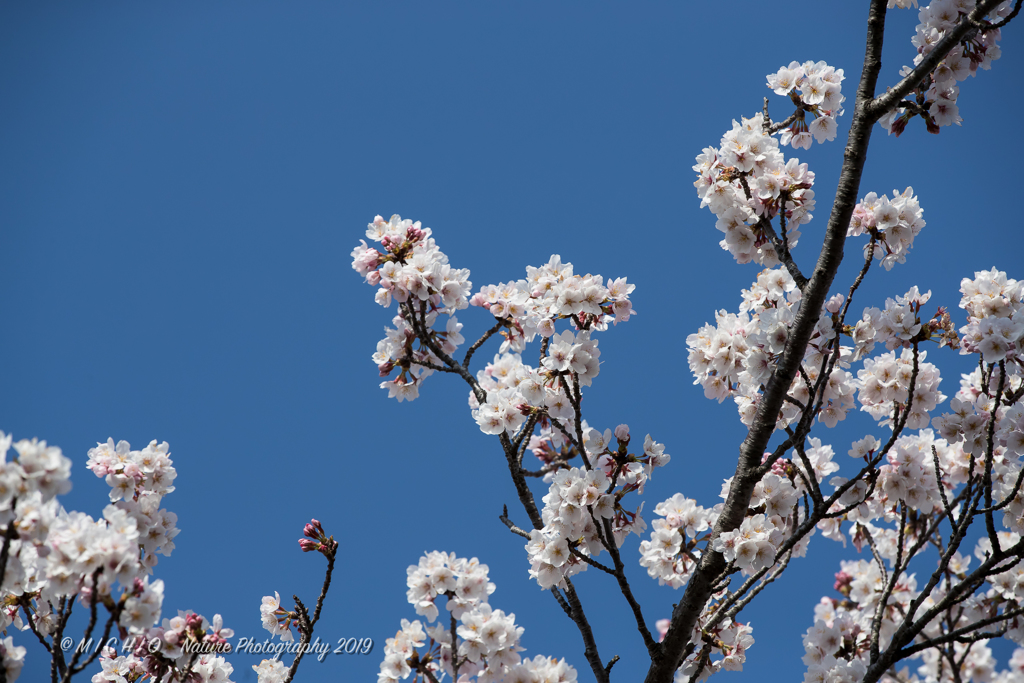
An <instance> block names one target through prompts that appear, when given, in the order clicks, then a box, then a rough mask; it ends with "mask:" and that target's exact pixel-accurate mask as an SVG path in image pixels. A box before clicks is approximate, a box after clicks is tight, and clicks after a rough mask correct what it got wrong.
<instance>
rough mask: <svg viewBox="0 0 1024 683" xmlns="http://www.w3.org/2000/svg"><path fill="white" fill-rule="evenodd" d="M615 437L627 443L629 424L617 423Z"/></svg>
mask: <svg viewBox="0 0 1024 683" xmlns="http://www.w3.org/2000/svg"><path fill="white" fill-rule="evenodd" d="M615 438H616V439H618V440H619V441H621V442H626V443H629V425H619V426H618V427H616V428H615Z"/></svg>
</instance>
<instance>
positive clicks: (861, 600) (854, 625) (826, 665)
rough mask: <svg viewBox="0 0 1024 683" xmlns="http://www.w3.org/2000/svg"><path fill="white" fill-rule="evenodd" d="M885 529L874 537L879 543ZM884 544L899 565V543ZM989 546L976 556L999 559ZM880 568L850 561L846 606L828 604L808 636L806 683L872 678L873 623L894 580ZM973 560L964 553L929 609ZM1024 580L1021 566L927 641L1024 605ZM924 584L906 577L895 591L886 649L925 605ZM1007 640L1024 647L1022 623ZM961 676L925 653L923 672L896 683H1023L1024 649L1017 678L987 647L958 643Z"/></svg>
mask: <svg viewBox="0 0 1024 683" xmlns="http://www.w3.org/2000/svg"><path fill="white" fill-rule="evenodd" d="M880 531H881V530H880V529H874V530H873V531H872V532H871V533H873V534H875V535H879V532H880ZM998 536H999V541H1000V544H1001V545H1003V547H1008V546H1011V545H1013V544H1015V543H1016V542H1018V541H1019V540H1020V537H1019V536H1017V535H1016V534H1012V533H1005V532H1000V533H999V534H998ZM876 540H878V541H883V542H880V543H876V546H875V548H876V550H877V552H878V555H879V557H880V558H882V559H884V560H887V561H888V562H890V563H892V562H894V561H895V558H896V554H897V549H896V544H895V543H886V542H884V540H885V539H884V534H882V535H879V538H877V539H876ZM991 550H992V548H991V543H990V541H989V539H988V538H987V537H986V538H983V539H981V540H979V541H978V543H977V545H976V547H975V550H974V555H975V557H977V558H978V560H980V561H985V560H986V559H987V558H988V557H989V556H990V554H991ZM882 559H879V560H877V561H872V560H856V561H844V562H842V563H841V567H842V570H841V571H840V572H838V573H837V574H836V583H835V588H836V590H837V591H838V592H839V593H840V594H841V596H842V599H836V598H828V597H825V598H822V599H821V602H820V603H819V604H818V605H817V606H816V607H815V608H814V619H815V621H814V625H813V626H812V627H811V628H809V629H808V630H807V632H806V633H805V634H804V640H803V642H804V652H805V654H804V658H803V661H804V663H805V664H806V665H807V673H806V674H805V676H804V681H805V682H806V683H812V682H814V683H825V682H826V681H841V682H844V683H845V682H847V681H849V682H850V683H855V682H856V681H859V680H861V679H862V678H863V677H864V673H865V672H866V670H867V667H868V664H869V663H870V646H871V633H872V621H873V619H874V617H875V614H876V612H877V611H878V608H879V603H880V601H881V597H882V595H883V593H884V591H885V588H886V583H887V581H888V577H887V576H886V575H885V574H883V569H882V568H881V565H880V562H881V561H882ZM970 563H971V558H970V557H964V556H963V555H961V554H960V553H959V552H956V553H954V554H953V556H952V557H951V559H950V563H949V572H947V573H946V577H947V578H945V579H943V580H942V581H941V582H940V583H939V585H938V586H937V587H936V589H934V590H933V592H932V593H931V594H930V595H929V596H928V597H927V598H926V599H925V600H924V603H923V607H924V608H928V607H931V606H933V605H935V604H936V603H937V602H938V601H939V600H941V599H942V598H943V597H945V596H946V595H947V594H948V593H949V592H950V591H951V590H952V589H953V588H955V587H956V586H957V584H958V583H959V582H960V581H961V580H962V579H963V578H964V577H965V575H966V573H967V570H968V568H969V565H970ZM1019 578H1021V568H1020V567H1019V565H1016V566H1014V567H1012V568H1011V569H1009V570H1008V571H1006V572H1003V573H1000V574H997V575H996V576H994V577H991V579H990V581H989V582H988V585H989V588H988V590H987V591H983V592H980V593H976V594H974V595H972V596H970V597H968V598H967V599H966V600H965V601H964V602H963V603H962V606H961V607H960V608H958V609H956V610H952V611H946V612H941V613H940V614H938V615H937V616H936V618H935V619H934V620H933V621H931V622H930V623H929V624H927V625H926V626H925V628H924V631H923V632H922V636H923V637H928V638H938V637H942V636H946V635H948V634H949V633H950V632H953V631H955V630H956V629H962V628H969V626H970V625H971V624H974V623H976V622H978V621H979V620H982V619H986V618H992V617H994V616H997V615H998V614H1001V613H1004V612H1005V611H1007V610H1008V609H1012V608H1014V607H1015V606H1016V605H1017V604H1019V601H1020V600H1021V599H1022V598H1024V594H1021V591H1020V589H1019V588H1017V585H1018V583H1017V581H1018V579H1019ZM919 596H920V592H919V590H918V585H917V580H916V578H915V577H914V575H913V574H905V573H902V574H900V575H899V576H898V577H897V579H896V581H895V584H894V588H893V590H892V593H891V595H890V596H889V597H888V600H887V601H886V603H885V605H884V606H883V609H882V611H881V614H882V620H881V623H880V624H879V642H880V644H881V646H882V647H884V646H885V644H886V643H888V642H889V640H890V639H891V638H892V636H893V634H894V632H895V631H896V629H897V627H898V626H899V624H900V622H901V621H902V620H903V616H904V615H905V614H906V611H907V609H908V608H909V607H910V603H911V602H912V601H913V600H915V599H917V598H919ZM1006 635H1007V637H1008V638H1010V639H1011V640H1013V641H1014V642H1016V643H1017V644H1018V645H1022V644H1024V627H1022V626H1021V625H1020V624H1019V623H1018V620H1017V619H1013V620H1012V621H1011V628H1009V630H1008V631H1007V633H1006ZM954 654H955V661H956V665H957V667H958V670H957V671H951V670H950V665H949V662H948V660H946V659H945V658H943V657H942V654H941V653H940V652H939V651H938V650H937V649H934V648H930V649H925V650H922V651H919V652H916V653H914V654H912V655H910V656H909V658H908V659H909V660H911V661H913V660H917V661H918V662H919V663H920V665H919V666H918V667H917V668H916V671H911V670H910V668H909V667H903V668H902V669H901V670H900V671H899V672H898V678H897V679H896V680H899V681H904V682H905V683H951V682H953V681H961V680H964V681H966V680H974V681H997V682H999V683H1019V680H1020V679H1021V677H1022V676H1021V674H1022V671H1024V667H1022V665H1024V648H1021V647H1018V648H1017V649H1016V650H1015V651H1014V654H1013V657H1012V658H1011V660H1010V667H1011V668H1010V670H1008V671H1003V672H997V671H996V661H995V658H994V657H993V655H992V650H991V648H990V647H989V646H988V640H987V639H979V640H973V639H972V641H971V642H967V643H961V642H955V643H954Z"/></svg>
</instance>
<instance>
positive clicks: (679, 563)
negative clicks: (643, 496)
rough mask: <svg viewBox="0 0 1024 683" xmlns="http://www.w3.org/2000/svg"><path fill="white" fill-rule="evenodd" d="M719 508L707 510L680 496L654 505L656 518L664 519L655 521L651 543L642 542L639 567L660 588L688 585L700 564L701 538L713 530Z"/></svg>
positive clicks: (677, 495) (652, 523)
mask: <svg viewBox="0 0 1024 683" xmlns="http://www.w3.org/2000/svg"><path fill="white" fill-rule="evenodd" d="M719 507H721V506H720V505H719V506H716V508H715V509H711V510H708V509H705V508H703V507H701V506H700V505H697V501H695V500H693V499H691V498H687V497H686V496H684V495H683V494H681V493H677V494H675V495H674V496H672V497H671V498H669V499H668V500H665V501H662V502H660V503H658V504H657V505H655V506H654V514H656V515H660V516H661V517H664V519H655V520H653V521H652V522H651V527H652V531H651V539H650V540H649V541H641V542H640V566H641V567H644V568H646V569H647V574H648V575H649V576H650V577H651V578H652V579H658V584H659V585H662V586H664V585H669V586H671V587H672V588H680V587H681V586H684V585H686V582H687V581H689V580H690V577H691V576H692V575H693V572H694V570H695V569H696V568H697V562H699V561H700V557H701V551H700V550H699V549H698V548H697V543H698V541H701V540H706V539H704V538H701V537H700V534H701V532H704V531H707V530H708V529H709V528H711V527H712V526H714V524H715V521H716V520H717V519H718V508H719Z"/></svg>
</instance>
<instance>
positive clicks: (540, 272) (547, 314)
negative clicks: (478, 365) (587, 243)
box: [469, 254, 636, 351]
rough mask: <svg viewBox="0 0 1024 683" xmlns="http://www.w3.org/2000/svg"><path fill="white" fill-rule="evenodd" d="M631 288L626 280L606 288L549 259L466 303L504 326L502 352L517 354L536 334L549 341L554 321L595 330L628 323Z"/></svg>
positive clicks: (594, 278)
mask: <svg viewBox="0 0 1024 683" xmlns="http://www.w3.org/2000/svg"><path fill="white" fill-rule="evenodd" d="M634 287H635V285H632V284H629V283H628V282H626V278H617V279H614V280H611V279H610V280H608V282H607V284H606V283H605V281H604V278H603V277H602V276H600V275H590V274H589V273H588V274H587V275H577V274H575V273H574V272H573V266H572V264H571V263H562V257H561V256H559V255H558V254H554V255H552V256H551V258H550V259H549V260H548V262H547V263H545V264H544V265H542V266H540V267H534V266H527V267H526V279H525V280H517V281H511V282H507V283H504V284H498V285H486V286H484V287H481V288H480V291H479V292H477V293H476V294H474V295H473V296H472V298H470V300H469V303H470V304H472V305H474V306H480V307H483V308H486V309H487V310H488V311H489V312H490V313H491V314H492V315H493V316H494V317H495V318H497V319H499V320H504V321H506V322H507V323H508V326H507V327H508V330H507V332H506V333H505V335H506V339H505V342H504V344H503V345H502V348H501V350H502V351H506V350H508V349H512V350H514V351H522V350H523V349H524V348H525V345H526V344H527V343H528V342H530V341H533V339H534V338H535V336H536V335H537V334H540V335H541V336H542V337H550V336H551V335H553V334H554V333H555V321H556V320H559V319H563V318H575V321H579V322H580V324H585V323H587V322H588V321H589V322H590V323H591V327H592V328H593V329H595V330H603V329H605V328H606V327H607V324H608V323H609V322H611V323H615V324H618V323H620V322H625V321H627V320H629V318H630V316H632V315H636V311H634V310H633V305H632V303H631V302H630V300H629V295H630V293H632V291H633V289H634ZM575 321H574V322H575Z"/></svg>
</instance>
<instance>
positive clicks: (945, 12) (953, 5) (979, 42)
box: [879, 0, 1013, 136]
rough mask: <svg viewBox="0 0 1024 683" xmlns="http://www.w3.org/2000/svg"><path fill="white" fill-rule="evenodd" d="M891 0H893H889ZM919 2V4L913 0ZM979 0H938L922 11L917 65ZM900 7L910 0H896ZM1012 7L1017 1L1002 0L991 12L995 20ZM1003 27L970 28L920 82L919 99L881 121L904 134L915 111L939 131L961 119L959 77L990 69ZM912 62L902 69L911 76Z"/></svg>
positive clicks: (916, 39)
mask: <svg viewBox="0 0 1024 683" xmlns="http://www.w3.org/2000/svg"><path fill="white" fill-rule="evenodd" d="M889 4H890V5H892V4H893V1H892V0H890V3H889ZM913 4H914V6H915V7H916V6H917V2H916V0H914V3H913ZM976 4H977V3H976V1H975V0H933V1H932V2H931V3H929V4H928V5H926V6H925V7H922V8H921V9H920V10H919V11H918V15H917V16H918V21H919V23H918V25H917V28H916V30H915V34H914V37H913V38H912V39H911V41H910V42H911V43H912V44H913V45H914V47H915V48H917V55H916V56H915V57H914V66H917V65H919V64H920V63H921V62H922V61H923V60H924V58H925V57H927V56H928V55H929V54H930V53H931V52H932V50H934V49H935V46H936V45H937V44H938V42H939V41H940V40H942V38H943V36H945V35H946V32H947V31H949V30H950V29H952V28H953V27H954V26H956V25H957V24H959V23H961V22H963V21H966V20H967V15H968V14H969V13H970V12H971V11H972V10H974V7H975V5H976ZM897 5H898V6H900V7H904V8H906V7H909V3H908V2H906V1H905V0H902V1H901V2H898V3H897ZM1012 9H1013V2H1003V3H1001V4H1000V5H999V6H998V7H996V9H995V10H994V11H993V12H991V13H990V14H989V19H990V20H991V21H993V22H995V21H998V20H999V19H1002V18H1003V17H1006V16H1007V15H1008V14H1009V13H1010V12H1011V11H1012ZM1000 37H1001V32H1000V30H999V29H989V30H985V29H984V28H982V30H980V31H971V32H969V33H968V34H967V35H966V36H965V37H964V38H963V39H961V42H960V44H959V45H957V46H956V47H954V48H953V49H952V50H950V51H949V53H948V54H947V55H946V56H945V57H943V59H942V60H941V61H940V62H939V63H938V65H937V66H936V67H935V68H934V69H933V70H932V71H931V73H930V74H929V75H928V76H927V77H926V78H925V79H924V81H923V82H922V83H921V84H920V85H919V86H918V87H917V88H916V90H915V95H916V97H917V102H916V104H915V103H913V102H909V101H905V102H904V103H901V105H898V106H897V107H896V108H895V109H893V110H892V111H890V112H888V113H887V114H886V115H885V116H883V117H882V119H881V120H880V121H879V123H881V125H882V127H883V128H885V129H886V130H887V131H889V133H890V134H893V133H895V134H896V135H897V136H899V135H900V134H901V133H902V132H903V130H904V129H905V128H906V126H907V123H908V122H909V121H910V119H911V118H913V117H914V116H917V115H920V116H921V117H922V118H923V119H924V120H925V124H926V126H927V127H928V131H929V132H931V133H938V132H939V129H940V128H941V127H942V126H949V125H952V124H954V123H955V124H956V125H958V126H959V125H960V124H961V122H962V121H963V119H961V118H960V110H959V107H957V104H956V103H957V99H958V97H959V95H960V87H959V86H958V85H957V83H960V82H962V81H964V80H966V79H967V77H968V76H975V75H977V72H978V69H979V68H981V69H985V70H988V69H991V68H992V62H993V61H995V60H997V59H999V57H1000V55H1001V54H1002V51H1001V50H1000V48H999V39H1000ZM910 72H911V69H910V67H906V66H905V67H903V69H901V70H900V75H901V76H907V75H909V74H910Z"/></svg>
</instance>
